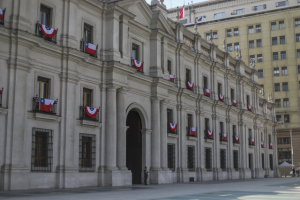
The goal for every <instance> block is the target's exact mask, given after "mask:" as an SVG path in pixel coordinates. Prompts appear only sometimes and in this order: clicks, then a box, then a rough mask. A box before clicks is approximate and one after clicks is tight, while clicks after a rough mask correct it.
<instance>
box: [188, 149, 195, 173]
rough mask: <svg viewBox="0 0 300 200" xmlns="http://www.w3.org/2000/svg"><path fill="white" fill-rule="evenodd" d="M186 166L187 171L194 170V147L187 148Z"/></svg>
mask: <svg viewBox="0 0 300 200" xmlns="http://www.w3.org/2000/svg"><path fill="white" fill-rule="evenodd" d="M187 153H188V155H187V165H188V169H189V170H192V171H193V170H195V147H194V146H188V149H187Z"/></svg>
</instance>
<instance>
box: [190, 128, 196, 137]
mask: <svg viewBox="0 0 300 200" xmlns="http://www.w3.org/2000/svg"><path fill="white" fill-rule="evenodd" d="M190 135H196V128H195V127H190Z"/></svg>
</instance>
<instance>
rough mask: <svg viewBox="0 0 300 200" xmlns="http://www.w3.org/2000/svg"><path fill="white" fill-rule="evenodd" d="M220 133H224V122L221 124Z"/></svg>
mask: <svg viewBox="0 0 300 200" xmlns="http://www.w3.org/2000/svg"><path fill="white" fill-rule="evenodd" d="M220 133H224V129H223V122H220Z"/></svg>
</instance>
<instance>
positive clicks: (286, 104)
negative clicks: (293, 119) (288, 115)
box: [283, 98, 290, 107]
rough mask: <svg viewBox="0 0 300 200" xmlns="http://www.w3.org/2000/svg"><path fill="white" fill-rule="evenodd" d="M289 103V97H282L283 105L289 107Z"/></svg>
mask: <svg viewBox="0 0 300 200" xmlns="http://www.w3.org/2000/svg"><path fill="white" fill-rule="evenodd" d="M289 106H290V104H289V98H284V99H283V107H289Z"/></svg>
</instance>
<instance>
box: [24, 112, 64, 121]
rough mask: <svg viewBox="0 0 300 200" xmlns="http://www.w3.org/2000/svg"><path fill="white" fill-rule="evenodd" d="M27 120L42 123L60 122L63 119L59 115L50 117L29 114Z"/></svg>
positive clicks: (40, 114)
mask: <svg viewBox="0 0 300 200" xmlns="http://www.w3.org/2000/svg"><path fill="white" fill-rule="evenodd" d="M27 118H28V119H35V120H40V121H56V122H60V120H61V117H60V116H58V115H50V114H45V113H32V112H28V113H27Z"/></svg>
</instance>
